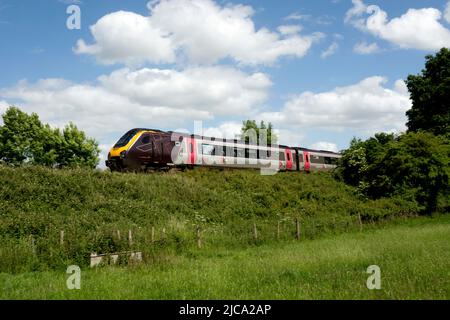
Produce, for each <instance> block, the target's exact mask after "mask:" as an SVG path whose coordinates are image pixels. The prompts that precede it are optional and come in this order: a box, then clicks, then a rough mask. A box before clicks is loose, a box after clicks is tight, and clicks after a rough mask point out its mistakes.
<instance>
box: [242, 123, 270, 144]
mask: <svg viewBox="0 0 450 320" xmlns="http://www.w3.org/2000/svg"><path fill="white" fill-rule="evenodd" d="M251 130H254V133H256V137H251V136H250V135H251V134H249V133H250V132H251ZM241 133H242V136H243V138H244V139H245V141H246V142H248V141H249V140H250V139H253V140H256V141H257V142H258V143H259V142H260V139H261V140H263V141H264V140H266V139H267V142H265V144H266V145H271V144H275V143H277V140H278V137H277V136H276V134H275V133H274V132H273V125H272V123H271V122H269V123H268V125H266V124H265V123H264V121H261V123H260V124H259V126H258V124H257V123H256V120H246V121H243V122H242V128H241Z"/></svg>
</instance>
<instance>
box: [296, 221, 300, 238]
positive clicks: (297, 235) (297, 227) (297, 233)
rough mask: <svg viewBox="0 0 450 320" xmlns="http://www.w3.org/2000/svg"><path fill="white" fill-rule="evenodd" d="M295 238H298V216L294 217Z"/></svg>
mask: <svg viewBox="0 0 450 320" xmlns="http://www.w3.org/2000/svg"><path fill="white" fill-rule="evenodd" d="M295 238H296V239H297V240H300V221H299V220H298V218H296V219H295Z"/></svg>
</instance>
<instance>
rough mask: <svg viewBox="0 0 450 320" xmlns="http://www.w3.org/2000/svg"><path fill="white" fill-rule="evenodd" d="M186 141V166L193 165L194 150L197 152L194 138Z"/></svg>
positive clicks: (194, 158) (194, 159)
mask: <svg viewBox="0 0 450 320" xmlns="http://www.w3.org/2000/svg"><path fill="white" fill-rule="evenodd" d="M186 139H187V141H186V143H187V154H188V161H187V163H188V164H191V165H194V164H195V161H196V154H197V152H196V150H197V142H196V141H195V138H193V137H190V138H186Z"/></svg>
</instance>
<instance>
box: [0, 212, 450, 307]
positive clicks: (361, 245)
mask: <svg viewBox="0 0 450 320" xmlns="http://www.w3.org/2000/svg"><path fill="white" fill-rule="evenodd" d="M159 257H160V259H162V258H163V256H162V255H160V256H159ZM370 265H378V266H379V267H380V269H381V289H380V290H369V289H368V288H367V287H366V281H367V278H368V276H369V274H367V273H366V270H367V267H368V266H370ZM449 270H450V216H442V217H438V218H417V219H411V220H410V221H403V222H399V223H398V225H392V224H389V225H388V226H386V227H383V228H376V229H372V230H366V231H364V232H359V231H356V232H351V233H347V234H341V235H324V236H323V237H321V238H320V239H316V240H313V241H312V240H305V241H301V242H296V241H293V240H291V241H286V242H283V243H281V244H275V243H267V244H263V245H261V246H252V247H248V248H236V249H233V250H229V249H225V248H222V249H213V248H211V249H203V250H195V251H194V250H193V251H191V255H183V256H180V255H166V256H165V257H164V260H159V261H154V263H153V264H151V265H139V266H134V267H128V268H121V267H114V268H111V267H105V268H99V269H89V268H84V269H83V270H82V271H81V289H80V290H69V289H67V287H66V279H67V277H68V275H67V274H66V273H65V270H60V271H47V272H29V273H21V274H19V275H11V274H1V273H0V287H1V288H2V290H0V299H5V298H6V299H450V273H449Z"/></svg>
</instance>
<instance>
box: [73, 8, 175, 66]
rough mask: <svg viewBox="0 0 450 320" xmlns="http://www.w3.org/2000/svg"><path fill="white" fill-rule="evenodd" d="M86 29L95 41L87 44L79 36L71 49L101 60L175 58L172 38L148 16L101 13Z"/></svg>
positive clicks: (160, 60) (132, 61) (136, 61)
mask: <svg viewBox="0 0 450 320" xmlns="http://www.w3.org/2000/svg"><path fill="white" fill-rule="evenodd" d="M90 29H91V33H92V35H93V37H94V38H95V40H96V42H95V43H94V44H92V45H89V44H86V43H85V42H84V40H82V39H80V40H78V42H77V46H76V48H75V52H76V53H78V54H83V53H84V54H90V55H94V56H95V57H96V58H97V60H98V61H99V62H101V63H104V64H113V63H119V62H120V63H125V64H128V65H139V64H142V63H144V62H152V63H171V62H174V61H175V53H174V49H175V48H174V47H173V44H172V42H171V41H170V39H169V38H168V37H167V36H166V35H167V34H166V33H163V32H162V31H161V30H159V29H158V28H155V27H154V26H153V25H152V23H151V21H150V20H149V19H148V17H144V16H141V15H139V14H136V13H133V12H126V11H117V12H114V13H110V14H108V15H105V16H103V17H102V18H100V20H98V21H97V23H96V24H94V25H93V26H91V27H90Z"/></svg>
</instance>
